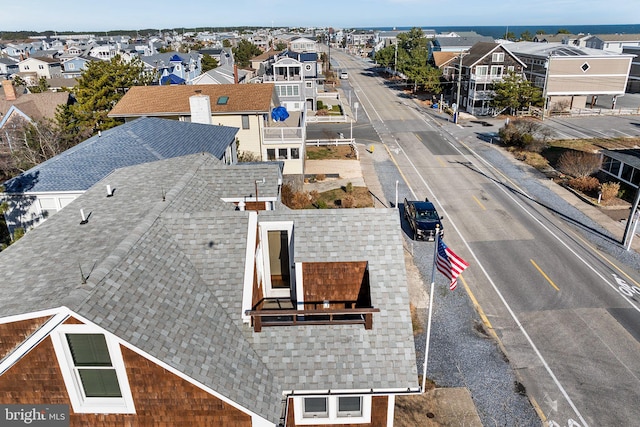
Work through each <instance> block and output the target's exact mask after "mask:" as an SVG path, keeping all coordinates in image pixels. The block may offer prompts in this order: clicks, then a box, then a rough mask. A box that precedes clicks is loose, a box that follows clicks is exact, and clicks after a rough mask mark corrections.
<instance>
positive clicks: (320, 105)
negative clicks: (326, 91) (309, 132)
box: [316, 100, 325, 111]
mask: <svg viewBox="0 0 640 427" xmlns="http://www.w3.org/2000/svg"><path fill="white" fill-rule="evenodd" d="M324 108H325V107H324V102H322V101H320V100H318V102H316V110H318V111H320V110H324Z"/></svg>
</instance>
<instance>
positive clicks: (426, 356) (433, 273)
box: [422, 225, 440, 393]
mask: <svg viewBox="0 0 640 427" xmlns="http://www.w3.org/2000/svg"><path fill="white" fill-rule="evenodd" d="M439 240H440V227H439V226H438V225H436V235H435V239H434V242H435V247H434V248H433V268H432V269H431V288H430V289H429V316H428V318H427V338H426V340H425V345H424V368H423V371H422V392H423V393H424V392H426V388H425V387H426V386H427V360H428V359H429V341H430V338H431V316H432V314H433V289H434V285H435V282H436V257H437V255H438V241H439Z"/></svg>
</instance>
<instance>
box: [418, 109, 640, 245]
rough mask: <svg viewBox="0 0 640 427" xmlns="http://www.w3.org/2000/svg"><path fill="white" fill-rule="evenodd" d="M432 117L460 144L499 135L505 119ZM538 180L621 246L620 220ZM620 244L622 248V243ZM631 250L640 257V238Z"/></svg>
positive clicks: (545, 179)
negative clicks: (489, 134) (486, 134)
mask: <svg viewBox="0 0 640 427" xmlns="http://www.w3.org/2000/svg"><path fill="white" fill-rule="evenodd" d="M429 114H431V116H432V117H435V118H436V119H437V123H438V125H439V126H440V127H441V128H442V129H443V130H444V131H445V132H447V133H448V134H449V135H451V136H453V134H454V133H455V134H456V136H455V137H454V138H455V139H457V140H461V139H463V138H468V137H473V138H477V135H478V132H498V130H499V129H500V128H501V127H503V126H504V119H496V118H486V117H481V118H475V117H473V116H470V118H462V117H461V118H460V120H459V122H458V124H455V123H453V122H451V121H448V120H447V118H448V115H446V114H444V113H438V112H437V111H435V112H434V111H430V112H429ZM480 122H487V123H489V124H491V125H492V126H491V127H484V126H482V125H481V124H479V123H480ZM452 129H454V131H453V132H452V131H451V130H452ZM461 132H462V134H463V135H462V138H461V137H460V136H459V135H460V133H461ZM494 147H495V149H496V150H501V151H504V149H503V148H501V147H499V146H497V145H494ZM504 155H505V157H506V158H507V159H510V160H511V161H512V162H513V163H514V164H517V165H519V166H524V163H522V162H521V161H519V160H516V159H515V158H513V156H512V155H511V154H509V153H506V152H505V153H504ZM539 179H540V182H541V183H542V184H543V185H545V186H546V187H547V188H548V189H549V190H551V191H552V192H554V193H555V194H556V195H558V196H560V197H561V198H562V199H563V200H564V201H565V202H567V203H568V204H570V205H571V206H573V207H575V208H576V209H578V210H579V211H581V212H582V213H584V214H585V215H586V216H588V217H589V218H590V219H591V220H592V221H594V222H596V223H597V224H599V225H600V226H601V227H602V228H604V229H605V230H607V231H608V232H609V233H610V234H611V236H612V238H614V239H616V240H617V241H618V242H622V238H623V236H624V230H625V226H626V221H619V220H616V219H613V218H612V217H611V216H609V215H607V213H605V211H604V210H603V208H599V207H597V206H594V205H592V204H590V203H587V202H585V201H584V200H582V199H580V198H579V197H578V196H576V195H575V194H574V193H572V192H571V191H569V190H567V189H566V188H564V187H563V186H561V185H558V184H556V183H554V182H553V181H552V180H550V179H547V178H546V177H545V176H544V175H543V174H542V172H540V175H539ZM622 216H624V217H625V218H626V216H628V214H627V215H626V216H625V215H622ZM620 244H621V245H622V243H620ZM631 250H634V251H635V252H638V253H640V237H638V236H634V238H633V240H632V242H631Z"/></svg>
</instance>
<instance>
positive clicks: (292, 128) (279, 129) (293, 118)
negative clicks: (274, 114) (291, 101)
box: [262, 111, 306, 145]
mask: <svg viewBox="0 0 640 427" xmlns="http://www.w3.org/2000/svg"><path fill="white" fill-rule="evenodd" d="M304 121H305V117H304V112H301V111H291V112H289V117H288V118H287V119H286V120H285V121H283V122H280V121H274V120H273V119H272V118H269V121H267V123H266V127H264V128H263V129H262V140H263V142H264V144H265V145H277V144H292V143H297V142H299V143H300V144H304V140H305V138H306V131H305V127H304V123H305V122H304Z"/></svg>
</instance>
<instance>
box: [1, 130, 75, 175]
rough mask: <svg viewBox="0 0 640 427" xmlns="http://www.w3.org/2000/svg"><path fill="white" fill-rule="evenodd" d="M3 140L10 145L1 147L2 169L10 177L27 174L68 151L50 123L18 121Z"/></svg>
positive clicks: (57, 131)
mask: <svg viewBox="0 0 640 427" xmlns="http://www.w3.org/2000/svg"><path fill="white" fill-rule="evenodd" d="M4 137H5V138H3V139H6V140H7V141H6V145H5V146H4V147H2V148H3V154H4V157H3V158H2V160H3V161H2V162H0V168H2V173H3V174H4V175H7V176H13V175H16V174H17V173H20V172H24V171H26V170H28V169H30V168H32V167H34V166H35V165H37V164H40V163H42V162H44V161H45V160H48V159H50V158H52V157H54V156H56V155H58V154H60V153H61V152H63V151H64V150H66V149H67V148H68V147H66V144H65V143H64V139H63V138H61V132H60V130H59V129H58V127H57V126H56V125H55V124H54V123H53V122H52V121H50V120H39V121H35V122H30V121H27V120H24V119H16V120H14V121H13V123H12V125H11V126H10V128H9V129H7V132H6V133H5V135H4ZM7 155H8V156H7Z"/></svg>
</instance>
